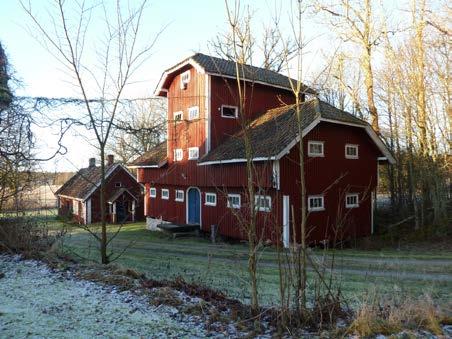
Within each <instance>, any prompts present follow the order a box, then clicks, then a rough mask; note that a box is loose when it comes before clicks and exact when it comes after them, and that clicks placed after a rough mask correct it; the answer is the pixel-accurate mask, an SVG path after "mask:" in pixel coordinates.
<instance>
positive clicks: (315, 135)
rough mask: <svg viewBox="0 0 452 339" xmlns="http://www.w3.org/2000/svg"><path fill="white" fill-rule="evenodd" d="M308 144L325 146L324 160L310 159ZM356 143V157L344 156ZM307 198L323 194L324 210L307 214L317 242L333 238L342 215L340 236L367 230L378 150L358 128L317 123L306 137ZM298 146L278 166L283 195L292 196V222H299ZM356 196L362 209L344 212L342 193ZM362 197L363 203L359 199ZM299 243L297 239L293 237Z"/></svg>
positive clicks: (313, 236) (369, 227) (312, 233)
mask: <svg viewBox="0 0 452 339" xmlns="http://www.w3.org/2000/svg"><path fill="white" fill-rule="evenodd" d="M309 140H313V141H323V142H324V155H325V156H324V157H323V158H322V157H308V156H307V153H308V151H307V144H308V141H309ZM347 143H351V144H358V145H359V159H346V158H345V144H347ZM304 146H305V150H304V152H305V161H306V166H305V168H306V190H307V195H317V194H322V192H324V199H325V200H324V203H325V210H324V211H318V212H310V213H309V216H308V227H309V232H310V234H309V239H310V241H314V242H316V241H317V242H318V241H321V240H323V239H327V238H329V239H331V238H334V237H333V234H334V230H335V229H336V225H337V223H338V221H339V220H340V219H341V218H343V217H346V225H345V228H344V229H343V232H345V234H343V235H344V236H345V235H347V236H365V235H369V234H370V232H371V220H370V218H371V211H370V209H371V199H370V194H371V192H372V191H373V190H374V189H375V187H376V185H377V157H378V156H380V155H381V154H380V152H379V151H378V150H377V149H376V147H375V146H374V144H373V143H372V141H371V140H370V138H369V137H368V136H367V134H366V132H365V131H364V130H363V129H362V128H357V127H349V126H342V125H337V124H330V123H320V125H318V126H317V127H316V128H315V129H314V130H312V131H311V132H310V133H309V134H308V135H307V136H306V137H305V138H304ZM298 159H299V158H298V148H297V147H294V148H293V149H292V150H291V152H290V154H288V155H287V156H285V157H284V158H283V159H282V160H281V163H280V168H281V194H286V195H290V204H291V205H293V206H294V210H295V221H296V224H297V225H298V224H299V221H300V208H301V201H300V193H299V192H300V180H299V177H300V174H299V167H298V165H296V164H297V163H298ZM346 192H349V193H359V199H360V206H359V207H358V208H354V209H346V208H345V193H346ZM363 199H364V200H363ZM297 238H298V239H299V237H297Z"/></svg>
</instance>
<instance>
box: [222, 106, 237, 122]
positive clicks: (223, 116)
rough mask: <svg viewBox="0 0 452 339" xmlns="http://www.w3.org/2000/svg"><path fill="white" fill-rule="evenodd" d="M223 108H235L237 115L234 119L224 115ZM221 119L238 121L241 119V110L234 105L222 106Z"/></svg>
mask: <svg viewBox="0 0 452 339" xmlns="http://www.w3.org/2000/svg"><path fill="white" fill-rule="evenodd" d="M223 108H233V109H234V110H235V115H234V116H233V117H231V116H229V115H223ZM221 117H222V118H226V119H237V118H238V117H239V108H238V107H237V106H232V105H221Z"/></svg>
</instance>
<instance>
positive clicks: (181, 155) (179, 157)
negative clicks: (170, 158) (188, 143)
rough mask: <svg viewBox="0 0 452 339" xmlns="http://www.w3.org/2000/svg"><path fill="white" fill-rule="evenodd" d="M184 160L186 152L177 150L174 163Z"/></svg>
mask: <svg viewBox="0 0 452 339" xmlns="http://www.w3.org/2000/svg"><path fill="white" fill-rule="evenodd" d="M179 155H180V156H179ZM183 159H184V150H183V149H182V148H176V149H175V150H174V161H182V160H183Z"/></svg>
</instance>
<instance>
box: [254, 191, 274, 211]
mask: <svg viewBox="0 0 452 339" xmlns="http://www.w3.org/2000/svg"><path fill="white" fill-rule="evenodd" d="M254 205H255V208H256V209H257V210H258V211H261V212H270V211H271V209H272V198H271V197H270V196H269V195H256V196H255V197H254Z"/></svg>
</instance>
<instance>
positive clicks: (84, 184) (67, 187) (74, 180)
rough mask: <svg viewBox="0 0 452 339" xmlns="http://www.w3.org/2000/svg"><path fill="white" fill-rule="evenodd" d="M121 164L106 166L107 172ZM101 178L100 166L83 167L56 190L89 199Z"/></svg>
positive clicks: (66, 194) (74, 196)
mask: <svg viewBox="0 0 452 339" xmlns="http://www.w3.org/2000/svg"><path fill="white" fill-rule="evenodd" d="M116 166H119V164H113V165H110V166H106V167H105V173H106V174H108V173H109V172H111V171H113V170H114V167H116ZM100 179H101V169H100V166H99V167H96V166H93V167H87V168H82V169H81V170H79V171H78V172H77V173H76V174H74V175H73V176H72V177H71V178H70V179H69V180H68V181H66V182H65V183H64V185H63V186H61V187H60V188H59V189H58V190H57V191H56V192H55V195H65V196H68V197H72V198H77V199H87V198H88V196H87V195H88V194H89V193H90V192H91V191H92V190H93V188H94V187H95V186H96V185H98V184H99V182H100Z"/></svg>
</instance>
